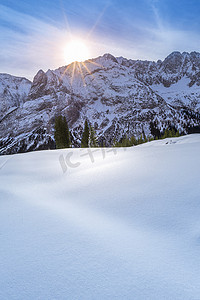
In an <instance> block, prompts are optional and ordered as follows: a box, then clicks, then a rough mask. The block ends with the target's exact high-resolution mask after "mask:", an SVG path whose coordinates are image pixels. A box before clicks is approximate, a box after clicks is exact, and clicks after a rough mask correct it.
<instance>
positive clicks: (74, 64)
mask: <svg viewBox="0 0 200 300" xmlns="http://www.w3.org/2000/svg"><path fill="white" fill-rule="evenodd" d="M75 69H76V61H75V62H74V63H73V69H72V77H71V80H70V83H71V86H72V83H73V81H74V73H75Z"/></svg>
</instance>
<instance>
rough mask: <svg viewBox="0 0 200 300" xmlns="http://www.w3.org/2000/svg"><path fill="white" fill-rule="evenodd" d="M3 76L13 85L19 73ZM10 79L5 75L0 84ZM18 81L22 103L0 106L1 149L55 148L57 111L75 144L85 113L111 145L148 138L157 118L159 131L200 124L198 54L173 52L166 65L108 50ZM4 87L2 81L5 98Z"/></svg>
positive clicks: (199, 62) (14, 102) (4, 100)
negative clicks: (106, 52)
mask: <svg viewBox="0 0 200 300" xmlns="http://www.w3.org/2000/svg"><path fill="white" fill-rule="evenodd" d="M3 76H7V78H9V80H10V82H14V79H15V78H14V77H12V76H10V75H4V74H2V75H1V77H0V78H3ZM9 76H10V77H9ZM6 80H7V79H6ZM6 80H3V79H2V82H3V83H2V86H3V84H4V86H5V82H6ZM20 80H21V81H20V82H19V83H15V86H16V87H17V86H18V89H17V88H16V90H20V91H21V94H19V93H18V94H17V96H16V99H18V100H16V101H10V100H7V99H6V98H4V97H3V96H1V102H2V103H8V105H7V106H6V105H3V106H1V107H4V108H3V109H2V108H1V114H2V115H1V116H2V118H1V122H0V131H1V137H2V138H1V140H0V146H1V153H2V154H6V153H7V154H9V153H17V152H25V151H30V150H36V149H47V148H53V147H54V146H55V143H54V139H53V133H54V119H55V116H56V115H58V114H63V115H65V116H66V118H67V120H68V122H69V127H70V129H71V131H72V137H73V145H74V146H79V145H80V139H81V134H82V127H83V124H84V120H85V118H87V119H88V120H89V122H90V123H91V124H92V125H94V127H95V130H96V132H97V135H98V138H99V142H100V143H103V141H104V142H106V145H107V146H109V145H112V143H113V141H114V139H115V140H119V139H120V138H122V137H123V136H125V135H127V136H131V135H133V134H134V135H136V136H139V135H140V134H141V133H145V134H146V135H149V134H150V133H151V132H150V122H151V121H155V120H156V122H157V125H158V127H159V128H160V129H161V130H162V129H163V128H166V127H167V126H169V125H172V126H175V127H176V128H177V129H179V130H180V131H182V132H185V133H186V128H187V127H188V126H199V121H200V118H199V113H200V54H199V53H197V52H192V53H190V54H189V53H186V52H184V53H182V54H181V53H179V52H173V53H172V54H170V55H169V56H168V57H167V58H166V59H165V60H164V61H163V62H162V61H158V62H151V61H139V60H128V59H125V58H122V57H118V58H116V57H114V56H112V55H111V54H105V55H103V56H101V57H98V58H96V59H92V60H88V61H85V62H84V63H78V62H75V63H72V64H70V65H69V66H65V67H61V68H59V69H57V70H48V71H47V72H46V73H45V72H44V71H42V70H40V71H39V72H38V73H37V74H36V76H35V78H34V80H33V83H32V84H30V82H29V81H28V80H26V79H23V78H21V79H20ZM22 83H23V85H24V86H23V88H21V85H22ZM20 84H21V85H20ZM7 86H9V84H7ZM7 89H8V90H9V88H8V87H7ZM2 90H3V88H1V86H0V93H1V95H3V94H2ZM5 107H7V109H5Z"/></svg>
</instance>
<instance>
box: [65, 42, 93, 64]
mask: <svg viewBox="0 0 200 300" xmlns="http://www.w3.org/2000/svg"><path fill="white" fill-rule="evenodd" d="M64 58H65V61H66V63H72V62H74V61H79V62H81V61H84V60H86V59H88V58H89V49H88V47H87V45H86V43H85V42H83V41H82V40H71V41H70V42H69V43H68V44H67V45H66V47H65V49H64Z"/></svg>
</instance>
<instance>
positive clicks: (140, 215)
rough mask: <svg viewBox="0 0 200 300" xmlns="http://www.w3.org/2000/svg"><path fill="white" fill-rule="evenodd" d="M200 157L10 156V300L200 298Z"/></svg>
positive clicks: (2, 218) (146, 148) (179, 153)
mask: <svg viewBox="0 0 200 300" xmlns="http://www.w3.org/2000/svg"><path fill="white" fill-rule="evenodd" d="M199 149H200V135H198V134H197V135H190V136H184V137H180V138H170V139H165V140H160V141H154V142H151V143H147V144H144V145H140V146H137V147H131V148H127V149H123V148H120V149H119V148H118V149H106V148H105V149H100V148H99V149H89V150H88V149H64V150H49V151H41V152H34V153H26V154H16V155H13V156H2V157H0V177H1V178H0V182H1V183H0V185H1V194H0V244H1V247H0V299H2V300H7V299H9V300H14V299H59V300H62V299H63V300H64V299H70V300H71V299H72V300H73V299H81V300H83V299H85V300H89V299H92V300H94V299H99V300H102V299H104V300H105V299H109V300H110V299H127V300H130V299H137V300H142V299H144V300H147V299H152V300H161V299H165V300H172V299H174V300H179V299H180V300H184V299H185V300H189V299H190V300H197V299H200V271H199V270H200V255H199V251H200V218H199V215H200V201H199V199H200V196H199V195H200V186H199V179H200V178H199V177H200V176H199V169H200V156H199Z"/></svg>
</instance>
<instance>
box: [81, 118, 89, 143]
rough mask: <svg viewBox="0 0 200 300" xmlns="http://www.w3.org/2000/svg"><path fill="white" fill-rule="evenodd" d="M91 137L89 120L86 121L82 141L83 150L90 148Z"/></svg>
mask: <svg viewBox="0 0 200 300" xmlns="http://www.w3.org/2000/svg"><path fill="white" fill-rule="evenodd" d="M89 136H90V130H89V126H88V122H87V120H85V125H84V130H83V135H82V140H81V148H88V147H89Z"/></svg>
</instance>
